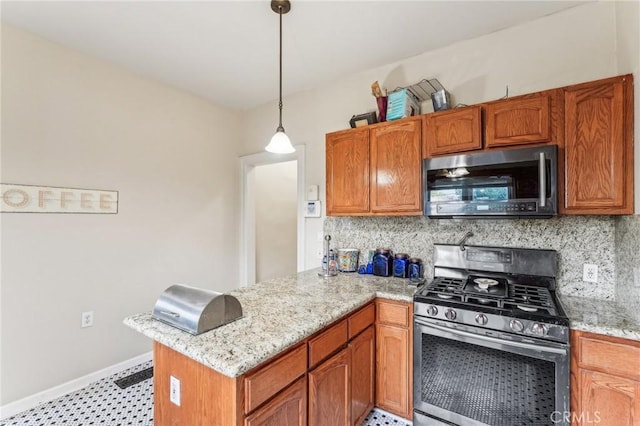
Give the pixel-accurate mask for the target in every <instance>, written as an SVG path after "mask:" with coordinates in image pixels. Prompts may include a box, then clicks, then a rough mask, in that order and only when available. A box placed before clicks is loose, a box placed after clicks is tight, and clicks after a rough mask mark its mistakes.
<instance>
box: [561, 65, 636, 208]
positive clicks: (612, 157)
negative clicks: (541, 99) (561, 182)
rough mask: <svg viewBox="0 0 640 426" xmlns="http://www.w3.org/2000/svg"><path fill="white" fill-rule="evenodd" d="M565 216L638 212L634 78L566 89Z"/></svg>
mask: <svg viewBox="0 0 640 426" xmlns="http://www.w3.org/2000/svg"><path fill="white" fill-rule="evenodd" d="M564 108H565V135H564V136H565V144H566V146H565V150H564V155H565V158H564V161H565V170H564V172H565V185H566V186H565V200H564V203H563V204H564V205H563V207H564V211H561V212H562V213H566V214H571V213H573V214H633V77H632V76H631V75H625V76H620V77H614V78H608V79H605V80H599V81H594V82H590V83H584V84H577V85H574V86H569V87H566V88H565V89H564Z"/></svg>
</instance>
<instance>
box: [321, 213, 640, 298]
mask: <svg viewBox="0 0 640 426" xmlns="http://www.w3.org/2000/svg"><path fill="white" fill-rule="evenodd" d="M617 223H618V228H624V227H627V228H633V230H634V231H633V232H628V233H627V234H633V235H632V237H631V238H630V237H628V236H627V237H623V236H621V235H620V234H621V232H620V231H618V232H616V225H617ZM467 231H473V233H474V235H473V237H471V238H469V239H468V240H467V244H468V245H482V246H502V247H520V248H537V249H552V250H556V251H558V258H559V260H558V277H557V283H558V290H559V292H560V293H562V294H566V295H571V296H582V297H596V298H601V299H609V300H613V299H614V297H615V295H616V290H618V293H620V291H626V290H625V288H622V289H620V288H618V289H616V277H615V270H616V245H619V244H626V245H632V241H635V247H636V250H635V252H636V253H635V255H634V256H635V257H633V256H628V257H624V256H620V254H619V253H618V254H619V257H623V258H624V259H623V260H619V261H618V264H619V265H618V267H619V268H624V269H625V271H629V270H633V267H632V266H631V265H635V272H634V271H631V272H630V273H631V274H635V278H636V281H635V282H637V280H638V278H639V277H638V275H640V271H639V270H638V266H637V265H639V264H640V262H639V259H640V253H638V250H637V244H638V241H640V219H638V218H637V217H635V218H634V219H629V220H628V221H627V220H624V219H623V220H620V219H615V218H613V217H610V216H562V217H554V218H551V219H506V220H505V219H503V220H495V219H492V220H449V219H429V218H427V217H424V216H416V217H327V218H326V219H325V222H324V232H325V233H326V234H329V235H331V237H332V247H333V248H357V249H360V261H361V262H362V261H363V260H364V261H366V256H367V251H368V250H370V249H375V248H377V247H389V248H391V249H392V250H393V251H394V253H408V254H409V255H410V256H415V257H420V258H421V259H422V260H423V262H424V270H425V277H427V279H431V278H432V277H433V260H432V258H433V244H435V243H445V244H454V243H457V242H458V241H459V240H460V238H462V236H463V235H464V234H465V233H466V232H467ZM618 251H620V249H618ZM585 263H590V264H595V265H598V282H596V283H591V282H584V281H583V280H582V269H583V264H585ZM623 264H624V265H625V266H624V267H623ZM627 264H629V267H627V266H626V265H627ZM636 287H637V285H636ZM638 296H640V292H639V293H636V297H638ZM637 302H640V298H638V299H637Z"/></svg>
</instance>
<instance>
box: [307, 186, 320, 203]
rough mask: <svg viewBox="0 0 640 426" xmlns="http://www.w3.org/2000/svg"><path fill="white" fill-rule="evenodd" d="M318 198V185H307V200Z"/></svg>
mask: <svg viewBox="0 0 640 426" xmlns="http://www.w3.org/2000/svg"><path fill="white" fill-rule="evenodd" d="M317 199H318V185H309V186H307V200H309V201H316V200H317Z"/></svg>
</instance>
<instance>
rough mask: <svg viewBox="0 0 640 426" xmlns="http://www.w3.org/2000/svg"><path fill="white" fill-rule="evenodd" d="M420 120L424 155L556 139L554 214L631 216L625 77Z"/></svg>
mask: <svg viewBox="0 0 640 426" xmlns="http://www.w3.org/2000/svg"><path fill="white" fill-rule="evenodd" d="M483 115H484V120H483V119H482V117H483ZM424 120H425V132H424V134H425V137H424V141H423V142H424V146H423V152H424V155H425V158H429V157H434V156H439V155H453V154H459V153H462V154H464V153H467V152H472V151H476V152H477V151H481V150H484V151H495V150H504V149H511V148H519V147H522V146H524V145H531V146H534V145H545V144H555V145H558V153H559V159H558V170H559V175H560V176H559V177H558V182H559V188H558V193H559V194H560V200H558V201H559V207H560V208H559V213H560V214H633V76H632V75H624V76H620V77H613V78H608V79H604V80H599V81H593V82H590V83H583V84H577V85H573V86H568V87H563V88H559V89H552V90H546V91H543V92H538V93H532V94H528V95H523V96H517V97H513V98H507V99H502V100H498V101H494V102H489V103H485V104H481V105H474V106H469V107H465V108H456V109H452V110H447V111H442V112H437V113H434V114H427V115H425V116H424Z"/></svg>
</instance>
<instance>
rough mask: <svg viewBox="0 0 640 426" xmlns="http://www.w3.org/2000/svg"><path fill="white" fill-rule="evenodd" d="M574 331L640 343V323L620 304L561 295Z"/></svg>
mask: <svg viewBox="0 0 640 426" xmlns="http://www.w3.org/2000/svg"><path fill="white" fill-rule="evenodd" d="M559 297H560V303H562V306H563V307H564V310H565V311H566V313H567V316H568V317H569V321H570V323H571V329H572V330H580V331H588V332H591V333H598V334H604V335H606V336H614V337H622V338H625V339H631V340H638V341H640V321H638V319H636V318H634V316H633V315H631V313H630V312H629V310H628V309H627V308H626V307H625V306H623V305H621V304H620V303H617V302H614V301H611V300H603V299H593V298H586V297H576V296H564V295H559Z"/></svg>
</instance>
